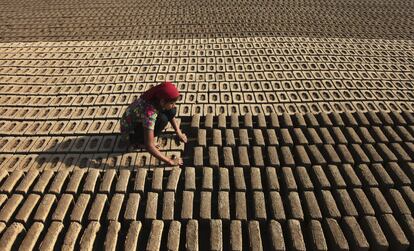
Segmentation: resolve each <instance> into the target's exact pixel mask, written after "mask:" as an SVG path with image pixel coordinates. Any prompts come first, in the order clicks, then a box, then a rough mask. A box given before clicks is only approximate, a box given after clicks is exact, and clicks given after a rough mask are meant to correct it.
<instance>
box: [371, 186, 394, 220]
mask: <svg viewBox="0 0 414 251" xmlns="http://www.w3.org/2000/svg"><path fill="white" fill-rule="evenodd" d="M367 192H368V196H369V199H370V202H371V203H372V205H373V206H374V208H375V211H376V212H377V213H378V214H392V213H393V211H392V209H391V207H390V205H389V204H388V202H387V200H386V199H385V197H384V195H383V194H382V192H381V190H380V189H379V188H377V187H372V188H369V190H368V191H367Z"/></svg>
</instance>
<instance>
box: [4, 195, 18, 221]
mask: <svg viewBox="0 0 414 251" xmlns="http://www.w3.org/2000/svg"><path fill="white" fill-rule="evenodd" d="M22 201H23V195H21V194H13V195H12V196H11V197H10V198H9V199H8V200H7V202H6V204H5V205H4V206H3V208H2V209H1V211H0V221H1V222H4V223H6V224H7V223H8V222H9V221H10V220H11V218H12V217H13V215H14V214H15V213H16V210H17V208H18V207H19V205H20V203H21V202H22Z"/></svg>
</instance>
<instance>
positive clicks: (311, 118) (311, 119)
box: [304, 112, 322, 127]
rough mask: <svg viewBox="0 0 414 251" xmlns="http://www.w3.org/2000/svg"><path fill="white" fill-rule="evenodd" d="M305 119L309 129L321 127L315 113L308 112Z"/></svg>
mask: <svg viewBox="0 0 414 251" xmlns="http://www.w3.org/2000/svg"><path fill="white" fill-rule="evenodd" d="M321 115H322V114H321ZM304 118H305V121H306V125H307V126H308V127H319V123H318V120H317V118H316V117H315V115H314V114H313V113H311V112H306V113H305V115H304Z"/></svg>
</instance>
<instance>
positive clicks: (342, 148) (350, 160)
mask: <svg viewBox="0 0 414 251" xmlns="http://www.w3.org/2000/svg"><path fill="white" fill-rule="evenodd" d="M336 152H337V153H338V155H339V157H340V158H341V159H342V163H347V164H354V163H355V160H354V157H353V155H352V154H351V152H350V151H349V149H348V146H347V145H337V146H336Z"/></svg>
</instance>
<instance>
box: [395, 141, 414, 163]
mask: <svg viewBox="0 0 414 251" xmlns="http://www.w3.org/2000/svg"><path fill="white" fill-rule="evenodd" d="M390 147H391V149H392V152H393V153H394V154H395V156H396V157H397V159H398V160H399V161H412V160H413V159H412V157H411V156H410V155H409V154H408V153H407V152H406V151H405V150H404V148H403V147H402V146H401V144H399V143H391V145H390Z"/></svg>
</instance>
